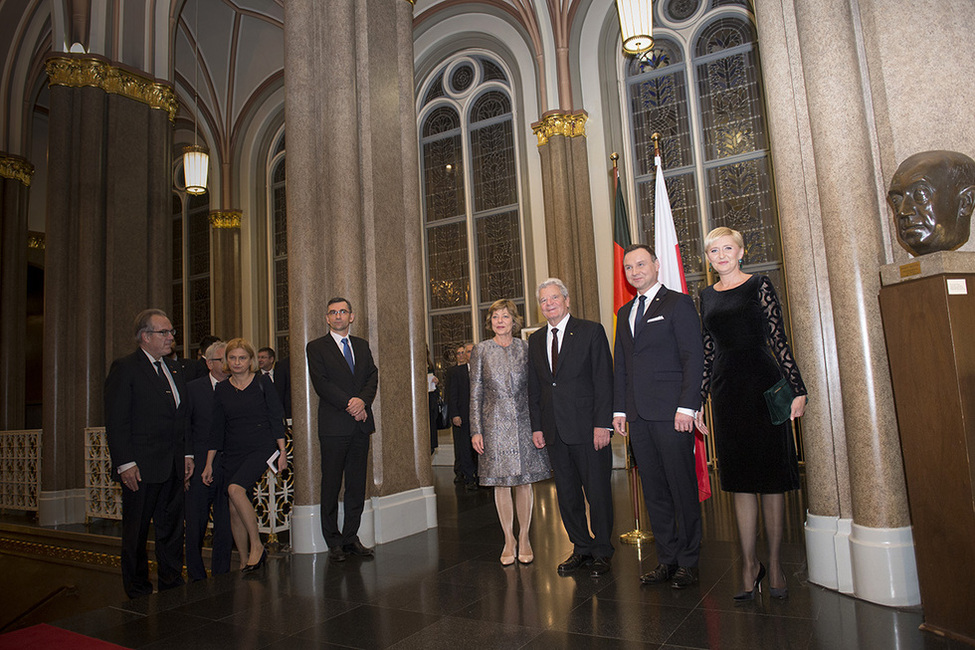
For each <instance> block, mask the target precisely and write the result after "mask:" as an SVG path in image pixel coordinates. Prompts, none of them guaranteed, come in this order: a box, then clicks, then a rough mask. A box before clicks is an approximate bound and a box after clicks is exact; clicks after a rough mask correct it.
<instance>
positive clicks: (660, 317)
mask: <svg viewBox="0 0 975 650" xmlns="http://www.w3.org/2000/svg"><path fill="white" fill-rule="evenodd" d="M663 319H664V317H663V316H654V317H653V318H651V319H650V320H647V321H644V322H643V324H644V325H646V324H647V323H655V322H657V321H658V320H663Z"/></svg>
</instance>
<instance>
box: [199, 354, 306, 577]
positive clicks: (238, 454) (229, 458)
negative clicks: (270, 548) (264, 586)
mask: <svg viewBox="0 0 975 650" xmlns="http://www.w3.org/2000/svg"><path fill="white" fill-rule="evenodd" d="M223 367H224V371H225V372H226V373H227V374H229V375H230V376H229V377H228V378H227V379H225V380H224V381H222V382H220V383H218V384H217V385H216V387H215V388H214V389H213V424H212V427H211V429H210V451H209V453H208V454H207V464H206V468H204V470H203V474H202V477H201V478H202V479H203V482H204V483H205V484H206V485H210V483H212V482H213V459H214V457H215V456H216V454H217V451H222V452H223V468H224V477H225V478H226V483H227V495H226V496H227V498H228V499H229V500H230V528H231V531H232V532H233V536H234V545H235V546H236V547H237V553H238V555H240V569H241V571H243V572H245V573H248V572H251V571H255V570H256V569H259V568H261V567H262V566H264V561H265V560H266V559H267V551H265V550H264V546H263V545H262V544H261V533H260V531H258V528H257V512H256V511H255V510H254V504H253V499H254V486H255V485H257V482H258V481H260V480H261V477H262V476H263V475H264V472H265V471H267V469H268V467H269V465H270V464H271V463H273V464H274V466H275V467H276V468H277V470H278V471H283V470H285V469H286V468H287V467H288V456H287V454H286V453H285V449H284V437H285V431H286V430H285V426H284V408H283V407H282V406H281V399H280V398H279V397H278V393H277V391H276V390H275V389H274V385H273V384H272V383H271V381H270V380H269V379H268V378H266V377H265V376H264V375H261V374H257V356H256V355H255V354H254V348H253V347H252V346H251V344H250V343H248V342H247V341H245V340H244V339H241V338H236V339H231V340H230V341H229V342H228V343H227V348H226V350H224V361H223ZM276 451H277V452H278V456H277V457H276V458H273V459H272V456H274V453H275V452H276ZM219 496H220V497H223V495H219Z"/></svg>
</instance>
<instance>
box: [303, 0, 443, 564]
mask: <svg viewBox="0 0 975 650" xmlns="http://www.w3.org/2000/svg"><path fill="white" fill-rule="evenodd" d="M412 7H413V6H412V4H411V3H409V2H407V1H406V0H334V1H333V2H327V3H322V2H317V1H315V0H295V1H292V2H289V3H287V5H286V7H285V12H286V13H285V70H286V76H287V80H288V83H287V85H286V91H287V102H286V109H285V110H286V113H285V120H286V125H287V126H286V128H287V131H288V157H287V171H288V187H287V199H288V283H289V308H290V314H291V321H290V332H291V349H290V356H291V359H292V366H291V368H292V402H293V416H294V426H293V429H294V449H295V451H294V456H295V476H296V485H295V509H294V512H293V515H292V544H293V546H294V548H295V550H296V551H297V552H299V553H310V552H319V551H324V550H326V547H325V544H324V540H323V539H322V536H321V529H320V521H319V519H318V512H319V503H320V501H319V499H320V495H319V481H320V477H321V470H320V452H319V446H318V435H317V431H318V422H317V405H318V397H317V395H316V394H315V392H314V390H313V388H312V386H311V384H310V382H309V380H308V375H307V367H306V363H305V344H306V343H307V342H308V341H310V340H312V339H314V338H317V337H319V336H324V335H325V334H327V331H328V328H327V324H326V322H325V311H326V304H327V302H328V299H329V298H330V297H332V296H343V297H346V298H348V299H349V300H350V301H351V303H352V307H353V310H354V312H355V314H356V317H355V323H354V325H353V327H352V331H353V333H354V334H355V335H357V336H361V337H363V338H366V339H368V340H369V344H370V346H371V348H372V353H373V356H374V358H375V361H376V364H377V366H378V367H379V393H378V396H377V400H376V402H375V403H374V404H373V412H374V414H375V416H376V424H377V431H376V433H375V434H373V436H372V441H371V451H370V461H369V475H368V478H367V497H371V498H369V499H367V503H366V511H365V513H364V514H363V520H362V528H361V529H360V537H361V538H362V539H363V541H364V542H365V543H366V544H369V543H372V542H373V541H375V542H379V543H382V542H384V541H390V540H392V539H396V538H397V537H402V536H405V535H409V534H412V533H415V532H418V531H420V530H424V529H426V528H428V527H430V526H434V525H436V509H435V501H434V496H433V488H432V475H431V467H430V452H429V446H428V445H429V441H428V439H427V435H428V434H427V431H428V429H427V424H428V422H427V417H428V416H427V394H426V380H425V378H426V360H425V353H424V341H425V335H424V317H423V313H424V297H423V285H422V276H423V266H422V264H423V262H422V254H421V233H420V203H419V184H418V174H417V170H418V168H419V167H418V152H417V134H416V115H415V107H414V97H413V27H412V18H413V16H412Z"/></svg>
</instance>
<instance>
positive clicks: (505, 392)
mask: <svg viewBox="0 0 975 650" xmlns="http://www.w3.org/2000/svg"><path fill="white" fill-rule="evenodd" d="M521 323H522V321H521V316H520V315H519V314H518V307H517V305H515V303H514V302H512V301H511V300H497V301H495V302H494V304H492V305H491V307H490V308H489V309H488V315H487V321H486V325H487V327H488V329H489V330H490V331H491V332H492V333H493V334H494V336H493V337H492V338H490V339H488V340H486V341H482V342H480V343H478V344H477V346H475V347H474V350H473V352H472V353H471V359H470V373H471V418H470V420H471V445H472V446H473V447H474V451H476V452H477V453H478V454H479V455H480V457H479V459H478V464H477V467H478V475H479V480H480V483H481V485H490V486H494V504H495V506H496V507H497V509H498V519H499V520H500V521H501V530H502V531H504V550H503V551H502V552H501V564H503V565H504V566H510V565H512V564H514V563H515V557H516V556H517V559H518V561H519V562H521V563H522V564H528V563H530V562H531V561H532V560H533V559H535V554H534V553H533V552H532V547H531V541H530V540H529V537H528V531H529V528H530V526H531V519H532V505H533V503H534V493H533V492H532V485H531V484H532V483H534V482H535V481H541V480H542V479H546V478H549V477H550V476H551V475H552V466H551V464H550V463H549V459H548V452H547V451H545V450H544V449H537V448H536V447H535V445H534V443H533V442H532V430H531V421H530V419H529V416H528V344H527V343H525V342H524V341H522V340H521V339H520V338H517V335H518V333H519V332H520V331H521ZM512 492H514V498H512ZM516 509H517V511H518V537H517V539H516V538H515V535H514V513H515V510H516Z"/></svg>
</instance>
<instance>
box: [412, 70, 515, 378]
mask: <svg viewBox="0 0 975 650" xmlns="http://www.w3.org/2000/svg"><path fill="white" fill-rule="evenodd" d="M419 96H421V97H423V98H424V99H423V103H422V104H421V106H420V118H419V132H420V158H421V173H422V188H423V219H424V224H425V228H424V230H425V245H426V271H427V308H428V314H429V327H430V351H431V354H432V357H433V361H434V364H435V365H436V366H437V368H438V370H443V369H445V368H446V367H448V366H450V365H453V363H454V356H453V352H454V350H455V349H456V348H457V346H458V345H460V344H462V343H465V342H467V341H478V340H481V339H482V338H483V337H484V336H486V335H487V334H486V333H485V332H484V331H483V326H482V323H483V319H482V314H483V312H484V310H485V309H486V308H487V307H488V306H489V305H490V304H491V303H492V302H493V301H495V300H497V299H499V298H510V299H512V300H514V301H515V302H516V303H518V304H523V303H524V300H525V280H524V260H523V255H522V248H521V241H522V236H521V228H522V218H521V209H520V206H519V202H518V182H517V171H516V163H517V161H516V155H515V150H516V148H515V128H514V115H513V111H512V97H511V88H510V86H509V84H508V75H507V74H506V73H505V72H504V69H503V66H502V65H501V64H500V63H498V62H497V61H493V60H491V59H489V58H488V57H486V56H484V55H480V54H477V55H460V56H457V57H454V58H452V59H451V60H449V61H446V62H444V63H443V64H442V65H441V66H440V67H439V68H438V69H437V70H435V71H434V72H433V73H432V74H431V75H430V77H429V80H428V81H427V82H426V84H425V86H424V88H423V89H422V92H420V93H419Z"/></svg>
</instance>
